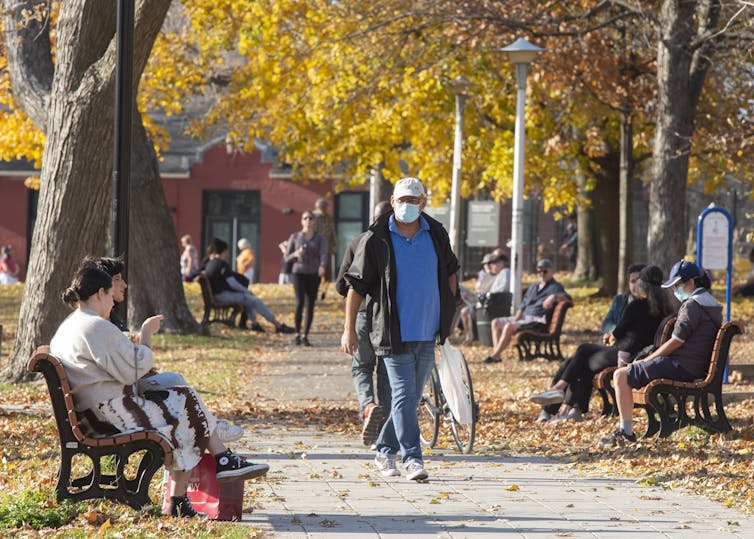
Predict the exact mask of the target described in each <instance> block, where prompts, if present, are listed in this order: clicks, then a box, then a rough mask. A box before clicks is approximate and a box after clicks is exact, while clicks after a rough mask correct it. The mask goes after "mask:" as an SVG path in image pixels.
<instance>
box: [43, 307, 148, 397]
mask: <svg viewBox="0 0 754 539" xmlns="http://www.w3.org/2000/svg"><path fill="white" fill-rule="evenodd" d="M50 353H51V354H52V355H53V356H55V357H57V358H58V359H59V360H60V361H61V362H62V363H63V366H64V367H65V372H66V374H67V375H68V380H69V382H70V384H71V392H72V396H73V403H74V406H75V408H76V410H79V411H81V410H86V409H87V408H91V409H96V408H97V405H98V404H99V403H101V402H106V401H108V400H110V399H112V398H115V397H120V396H122V395H123V390H124V388H125V386H130V385H133V384H134V383H135V382H136V380H138V379H139V378H141V377H142V376H143V375H144V374H146V372H147V371H149V369H151V368H152V364H153V363H154V356H153V355H152V351H151V350H150V349H149V347H147V346H143V345H139V344H133V343H132V342H131V341H130V340H129V338H128V337H126V336H125V335H124V334H123V333H121V331H120V330H119V329H118V328H117V327H116V326H115V325H113V324H112V323H110V321H109V320H105V319H104V318H102V317H101V316H99V315H98V314H97V313H95V312H94V311H93V310H91V309H88V308H79V309H76V310H75V311H74V312H72V313H71V314H70V315H69V316H68V318H66V319H65V320H63V323H62V324H60V327H58V330H57V331H56V332H55V336H54V337H53V338H52V340H51V341H50Z"/></svg>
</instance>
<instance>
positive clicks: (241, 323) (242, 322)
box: [238, 313, 248, 329]
mask: <svg viewBox="0 0 754 539" xmlns="http://www.w3.org/2000/svg"><path fill="white" fill-rule="evenodd" d="M247 320H248V318H247V316H246V313H241V318H240V319H239V320H238V329H246V321H247Z"/></svg>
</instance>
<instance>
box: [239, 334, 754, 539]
mask: <svg viewBox="0 0 754 539" xmlns="http://www.w3.org/2000/svg"><path fill="white" fill-rule="evenodd" d="M311 340H312V342H313V343H315V347H313V348H300V347H291V354H290V358H289V360H287V361H285V362H284V363H280V362H278V363H268V364H265V365H264V366H263V369H262V370H263V372H262V374H260V376H258V377H256V378H255V380H254V386H255V389H254V398H256V399H261V400H266V401H268V402H270V401H275V400H278V399H279V400H280V401H281V404H283V401H284V402H285V403H290V402H294V403H295V402H298V403H301V404H305V403H306V402H311V399H312V397H313V396H314V395H316V396H317V398H318V401H319V402H320V403H322V401H338V402H337V403H335V402H333V404H344V403H346V405H347V403H348V402H350V403H351V404H352V405H353V406H355V402H354V400H353V389H352V386H351V381H350V361H349V360H348V358H346V357H345V356H344V355H343V354H341V353H340V352H339V351H337V348H336V342H335V336H333V335H332V334H330V335H328V334H326V333H322V334H316V333H315V334H313V335H312V338H311ZM291 375H294V376H291ZM239 449H242V450H245V451H248V452H249V453H251V454H252V455H253V457H254V458H256V459H258V460H260V461H264V462H267V463H269V464H270V473H269V475H268V477H267V481H265V482H258V483H249V484H248V485H247V488H251V489H252V491H254V496H253V500H254V501H253V503H254V511H253V513H250V514H249V513H245V514H244V523H248V524H251V525H253V526H254V527H255V528H258V529H260V530H263V531H265V532H266V536H269V537H275V538H281V539H294V538H296V539H298V538H322V539H325V538H328V539H329V538H383V537H410V538H425V537H426V538H429V537H432V538H459V539H460V538H478V537H484V538H493V537H527V538H528V537H580V538H587V537H591V538H608V537H616V538H617V537H620V538H631V539H634V538H642V537H679V538H681V537H682V538H686V537H700V538H701V537H705V538H709V537H726V536H727V537H754V519H752V518H747V517H745V516H744V515H743V514H741V513H738V512H737V511H735V510H733V509H730V508H726V507H724V506H722V505H720V504H716V503H713V502H711V501H709V500H707V499H705V498H702V497H700V496H696V495H692V494H688V493H684V492H679V491H669V490H662V489H661V488H650V487H642V486H639V485H637V484H636V483H634V481H633V480H631V479H620V478H610V477H602V478H593V477H583V476H580V475H579V473H578V471H577V470H575V469H574V468H573V467H571V466H569V465H567V464H560V463H556V462H553V461H550V460H547V459H541V458H523V457H521V458H519V457H515V458H514V457H481V456H475V455H467V456H464V455H461V454H460V453H458V452H455V451H450V450H448V451H437V452H434V453H433V454H431V455H425V460H426V468H427V470H428V472H429V474H430V479H429V481H428V482H426V483H415V482H413V481H408V480H406V479H405V477H403V476H401V477H391V478H383V477H382V476H381V475H380V474H379V473H377V472H376V471H375V470H374V468H373V466H372V457H373V454H372V452H370V451H368V450H367V449H366V448H364V447H363V446H362V445H361V443H360V441H359V440H353V439H345V438H339V437H337V436H334V435H330V434H327V435H323V434H322V433H319V432H315V431H311V430H307V429H306V428H300V429H288V430H287V431H281V430H279V429H275V430H272V429H270V430H256V431H253V433H249V434H247V436H246V437H245V438H244V440H243V445H242V446H241V447H239ZM250 500H251V497H248V496H247V498H246V502H247V504H248V503H250Z"/></svg>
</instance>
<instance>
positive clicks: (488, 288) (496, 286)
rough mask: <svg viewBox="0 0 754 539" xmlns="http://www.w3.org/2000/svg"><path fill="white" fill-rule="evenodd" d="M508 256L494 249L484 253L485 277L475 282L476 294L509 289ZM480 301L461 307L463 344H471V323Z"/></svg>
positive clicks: (474, 321)
mask: <svg viewBox="0 0 754 539" xmlns="http://www.w3.org/2000/svg"><path fill="white" fill-rule="evenodd" d="M508 266H509V264H508V257H507V256H505V255H504V254H503V253H501V252H500V251H499V250H497V249H495V250H494V251H492V252H491V253H488V254H486V255H484V258H483V259H482V267H483V268H484V271H485V278H484V279H483V280H482V281H481V282H477V287H476V293H477V295H478V296H481V295H484V294H487V293H488V292H489V293H490V294H495V293H497V292H507V291H508V290H509V289H510V275H511V270H510V268H509V267H508ZM481 308H482V305H481V303H479V302H477V303H475V304H474V305H466V306H464V307H463V308H462V309H461V324H462V325H463V335H464V340H463V344H471V342H472V341H473V340H474V331H473V325H474V324H475V323H476V310H477V309H481Z"/></svg>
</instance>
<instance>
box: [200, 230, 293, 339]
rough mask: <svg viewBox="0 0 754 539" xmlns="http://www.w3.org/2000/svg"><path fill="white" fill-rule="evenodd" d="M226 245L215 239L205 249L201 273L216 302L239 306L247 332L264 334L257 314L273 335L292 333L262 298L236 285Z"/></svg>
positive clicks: (291, 329)
mask: <svg viewBox="0 0 754 539" xmlns="http://www.w3.org/2000/svg"><path fill="white" fill-rule="evenodd" d="M227 258H228V244H227V243H225V242H224V241H223V240H221V239H218V238H212V241H210V244H209V247H208V248H207V263H206V264H205V265H204V273H206V275H207V280H208V281H209V285H210V287H211V288H212V294H214V296H215V300H217V301H224V302H227V303H240V304H241V305H243V308H244V314H245V315H246V318H247V319H248V321H249V322H250V323H251V326H249V329H251V330H252V331H259V332H264V328H263V327H262V326H261V325H260V324H259V322H257V313H259V314H261V315H262V318H264V319H265V320H267V321H268V322H270V323H271V324H272V325H273V326H275V333H293V331H294V330H293V328H292V327H289V326H286V325H285V324H283V323H282V322H280V321H278V319H277V318H276V317H275V315H274V314H272V313H271V312H270V310H269V309H268V308H267V306H266V305H265V304H264V302H263V301H262V299H261V298H259V297H257V296H255V295H254V294H252V293H251V292H249V289H248V288H247V287H246V286H245V285H243V284H241V283H240V282H238V279H237V277H236V275H237V274H236V273H235V272H234V271H233V269H232V268H231V267H230V264H228V260H227Z"/></svg>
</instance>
